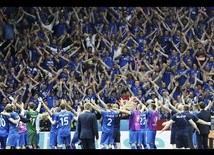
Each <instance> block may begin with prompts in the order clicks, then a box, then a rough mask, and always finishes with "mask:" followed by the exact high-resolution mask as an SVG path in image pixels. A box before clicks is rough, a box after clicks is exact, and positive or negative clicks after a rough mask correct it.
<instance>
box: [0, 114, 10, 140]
mask: <svg viewBox="0 0 214 155" xmlns="http://www.w3.org/2000/svg"><path fill="white" fill-rule="evenodd" d="M8 132H9V121H8V118H7V117H6V116H2V115H0V135H1V137H5V136H7V135H8Z"/></svg>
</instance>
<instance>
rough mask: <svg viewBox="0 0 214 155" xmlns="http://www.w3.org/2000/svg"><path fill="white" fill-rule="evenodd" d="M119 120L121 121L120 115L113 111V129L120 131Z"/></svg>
mask: <svg viewBox="0 0 214 155" xmlns="http://www.w3.org/2000/svg"><path fill="white" fill-rule="evenodd" d="M120 120H121V113H120V112H118V111H115V115H114V128H115V129H120Z"/></svg>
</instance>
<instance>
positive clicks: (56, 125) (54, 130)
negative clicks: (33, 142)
mask: <svg viewBox="0 0 214 155" xmlns="http://www.w3.org/2000/svg"><path fill="white" fill-rule="evenodd" d="M56 117H57V114H56V113H53V114H52V116H51V118H52V120H55V118H56ZM50 132H54V133H57V132H58V123H56V124H51V130H50Z"/></svg>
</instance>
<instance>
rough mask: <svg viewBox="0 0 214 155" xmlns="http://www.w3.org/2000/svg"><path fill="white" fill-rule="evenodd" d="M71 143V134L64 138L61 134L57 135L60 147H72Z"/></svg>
mask: <svg viewBox="0 0 214 155" xmlns="http://www.w3.org/2000/svg"><path fill="white" fill-rule="evenodd" d="M70 143H71V134H69V135H67V136H62V135H60V134H57V144H58V145H63V144H65V145H70Z"/></svg>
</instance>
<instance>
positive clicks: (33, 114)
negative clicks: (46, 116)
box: [26, 111, 39, 133]
mask: <svg viewBox="0 0 214 155" xmlns="http://www.w3.org/2000/svg"><path fill="white" fill-rule="evenodd" d="M38 114H39V112H38V111H27V112H26V116H27V119H29V120H30V121H29V122H28V123H26V127H27V130H28V132H29V133H32V132H36V119H37V116H38Z"/></svg>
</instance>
